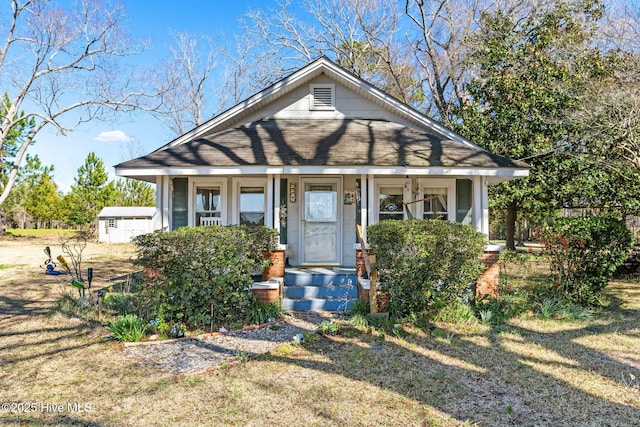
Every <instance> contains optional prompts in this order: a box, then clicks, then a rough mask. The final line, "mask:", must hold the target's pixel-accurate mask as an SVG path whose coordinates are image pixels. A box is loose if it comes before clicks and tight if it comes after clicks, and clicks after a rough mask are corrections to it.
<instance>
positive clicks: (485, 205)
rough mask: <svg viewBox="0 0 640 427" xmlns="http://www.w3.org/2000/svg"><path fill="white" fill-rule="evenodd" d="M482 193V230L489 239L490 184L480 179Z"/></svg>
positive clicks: (484, 179)
mask: <svg viewBox="0 0 640 427" xmlns="http://www.w3.org/2000/svg"><path fill="white" fill-rule="evenodd" d="M480 185H481V193H482V229H481V231H482V232H483V233H484V234H486V236H487V238H489V184H488V183H487V179H486V178H484V177H482V178H481V179H480Z"/></svg>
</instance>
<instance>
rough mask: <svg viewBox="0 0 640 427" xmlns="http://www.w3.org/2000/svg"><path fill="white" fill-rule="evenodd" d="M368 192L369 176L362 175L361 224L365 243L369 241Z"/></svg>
mask: <svg viewBox="0 0 640 427" xmlns="http://www.w3.org/2000/svg"><path fill="white" fill-rule="evenodd" d="M368 191H369V183H368V182H367V175H365V174H362V175H360V223H361V225H362V236H363V237H364V239H365V241H366V240H367V225H368V224H369V218H368V215H369V206H368V203H369V197H368V194H367V192H368ZM360 249H364V248H360Z"/></svg>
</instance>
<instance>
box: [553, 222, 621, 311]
mask: <svg viewBox="0 0 640 427" xmlns="http://www.w3.org/2000/svg"><path fill="white" fill-rule="evenodd" d="M544 241H545V245H546V252H547V254H548V255H549V258H550V262H551V272H552V274H553V275H554V276H555V280H556V284H557V285H558V290H559V293H560V294H561V295H560V296H562V297H563V298H566V299H567V300H568V301H570V302H574V303H577V304H581V305H594V304H597V303H598V300H599V297H600V294H601V293H602V290H603V289H604V288H605V287H606V286H607V283H608V282H609V279H610V278H611V276H612V275H613V273H614V272H615V271H616V269H617V268H618V266H620V265H621V264H622V263H623V262H624V260H625V258H626V257H627V255H628V254H629V250H630V249H631V242H632V239H631V232H630V231H629V229H628V228H627V227H626V225H625V223H624V221H622V220H619V219H615V218H609V217H571V218H557V219H555V220H554V221H551V222H550V223H549V224H547V226H546V227H545V230H544Z"/></svg>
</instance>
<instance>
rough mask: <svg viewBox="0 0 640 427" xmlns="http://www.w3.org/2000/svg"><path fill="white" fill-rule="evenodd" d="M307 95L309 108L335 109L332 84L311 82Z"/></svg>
mask: <svg viewBox="0 0 640 427" xmlns="http://www.w3.org/2000/svg"><path fill="white" fill-rule="evenodd" d="M310 89H311V94H310V96H309V109H310V110H335V109H336V99H335V98H336V97H335V92H336V89H335V85H334V84H313V85H311V86H310Z"/></svg>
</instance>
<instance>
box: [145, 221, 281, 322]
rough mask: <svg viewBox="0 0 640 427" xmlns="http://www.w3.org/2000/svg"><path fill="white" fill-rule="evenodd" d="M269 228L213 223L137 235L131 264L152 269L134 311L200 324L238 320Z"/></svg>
mask: <svg viewBox="0 0 640 427" xmlns="http://www.w3.org/2000/svg"><path fill="white" fill-rule="evenodd" d="M273 233H274V232H271V231H267V230H266V228H265V227H254V228H251V227H240V226H231V227H217V226H213V227H183V228H180V229H178V230H175V231H172V232H169V233H166V232H154V233H150V234H146V235H143V236H138V237H136V238H135V239H134V243H135V244H136V245H137V246H138V259H137V260H136V264H138V265H141V266H143V267H144V268H145V269H146V270H147V271H149V272H152V273H153V274H151V275H148V279H147V281H146V283H145V289H144V290H143V291H142V292H141V294H140V296H139V298H138V301H137V304H136V305H137V307H138V309H139V314H141V315H143V316H144V317H145V318H148V319H159V320H162V321H163V322H166V323H167V324H174V323H183V324H186V325H187V326H188V327H191V328H199V329H203V330H204V329H205V328H207V327H210V326H212V325H216V326H218V325H222V324H230V323H233V322H237V321H243V320H244V319H245V317H246V314H247V311H248V310H249V309H250V308H251V307H252V304H253V301H254V300H255V297H254V296H253V293H252V292H251V289H250V288H249V285H250V284H251V282H252V280H251V272H252V271H253V270H254V269H255V267H256V266H257V265H260V264H261V262H262V249H264V248H268V247H269V245H271V243H270V242H271V239H273V235H274V234H273ZM264 236H267V237H266V238H265V237H264ZM265 242H266V243H265Z"/></svg>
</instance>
